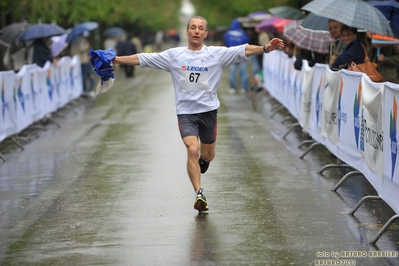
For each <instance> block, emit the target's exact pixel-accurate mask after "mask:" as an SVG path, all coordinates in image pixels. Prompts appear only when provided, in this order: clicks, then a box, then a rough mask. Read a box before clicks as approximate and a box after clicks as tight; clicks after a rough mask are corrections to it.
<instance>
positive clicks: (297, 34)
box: [283, 20, 333, 54]
mask: <svg viewBox="0 0 399 266" xmlns="http://www.w3.org/2000/svg"><path fill="white" fill-rule="evenodd" d="M301 22H302V21H300V20H294V21H292V22H291V23H289V24H287V25H286V26H285V27H284V31H283V35H284V36H285V37H286V38H287V39H288V40H289V41H291V42H292V43H293V44H295V45H296V46H298V47H299V48H302V49H306V50H308V51H313V52H317V53H320V54H328V52H329V45H330V44H331V42H332V41H333V39H332V38H331V36H330V33H329V32H324V31H312V30H307V29H304V28H302V27H301V26H300V25H301Z"/></svg>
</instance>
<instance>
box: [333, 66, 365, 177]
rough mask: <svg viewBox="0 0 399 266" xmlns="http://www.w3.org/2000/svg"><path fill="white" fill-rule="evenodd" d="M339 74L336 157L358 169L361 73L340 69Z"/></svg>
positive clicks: (360, 157)
mask: <svg viewBox="0 0 399 266" xmlns="http://www.w3.org/2000/svg"><path fill="white" fill-rule="evenodd" d="M340 76H341V79H340V82H339V97H338V149H337V157H338V158H340V159H341V160H342V161H344V162H346V163H347V164H349V165H351V166H353V167H354V168H356V169H359V170H360V168H361V166H362V162H363V156H362V154H361V152H360V151H359V148H358V147H359V134H360V119H361V118H360V111H361V104H362V101H361V97H362V86H361V80H362V77H363V74H362V73H359V72H353V71H347V70H341V71H340Z"/></svg>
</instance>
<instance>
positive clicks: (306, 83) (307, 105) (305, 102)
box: [299, 60, 314, 133]
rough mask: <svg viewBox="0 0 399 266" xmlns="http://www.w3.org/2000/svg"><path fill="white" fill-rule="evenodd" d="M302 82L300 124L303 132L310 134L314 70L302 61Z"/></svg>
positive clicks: (306, 62)
mask: <svg viewBox="0 0 399 266" xmlns="http://www.w3.org/2000/svg"><path fill="white" fill-rule="evenodd" d="M301 73H302V80H301V89H300V93H301V95H300V106H299V107H300V109H299V112H300V118H301V119H300V120H299V121H300V123H301V126H302V128H303V130H304V131H305V132H308V133H309V132H310V121H311V112H310V110H311V105H312V84H313V75H314V68H313V67H310V66H309V64H308V61H306V60H302V71H301Z"/></svg>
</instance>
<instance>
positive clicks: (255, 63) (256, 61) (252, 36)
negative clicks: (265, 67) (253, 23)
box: [245, 28, 263, 77]
mask: <svg viewBox="0 0 399 266" xmlns="http://www.w3.org/2000/svg"><path fill="white" fill-rule="evenodd" d="M245 32H246V33H247V35H248V36H249V44H253V45H260V44H259V36H258V33H257V32H256V31H255V29H254V28H248V29H246V30H245ZM261 58H263V55H256V56H251V57H250V58H249V62H250V63H251V67H252V76H253V77H255V75H256V74H258V73H259V71H260V62H261V61H262V59H261Z"/></svg>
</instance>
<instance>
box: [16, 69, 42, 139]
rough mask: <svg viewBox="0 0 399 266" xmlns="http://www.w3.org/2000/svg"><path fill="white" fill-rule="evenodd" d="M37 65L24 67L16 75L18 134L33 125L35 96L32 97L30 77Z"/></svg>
mask: <svg viewBox="0 0 399 266" xmlns="http://www.w3.org/2000/svg"><path fill="white" fill-rule="evenodd" d="M36 67H37V66H36V65H24V66H23V67H22V68H21V70H20V71H19V72H18V73H17V75H16V82H15V86H16V92H15V93H16V103H15V105H16V114H17V120H16V126H17V132H21V131H22V130H24V129H25V128H27V127H28V126H29V125H30V124H32V122H33V120H32V113H33V112H34V107H33V104H34V103H33V95H32V89H31V86H32V80H31V76H30V69H31V68H36Z"/></svg>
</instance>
